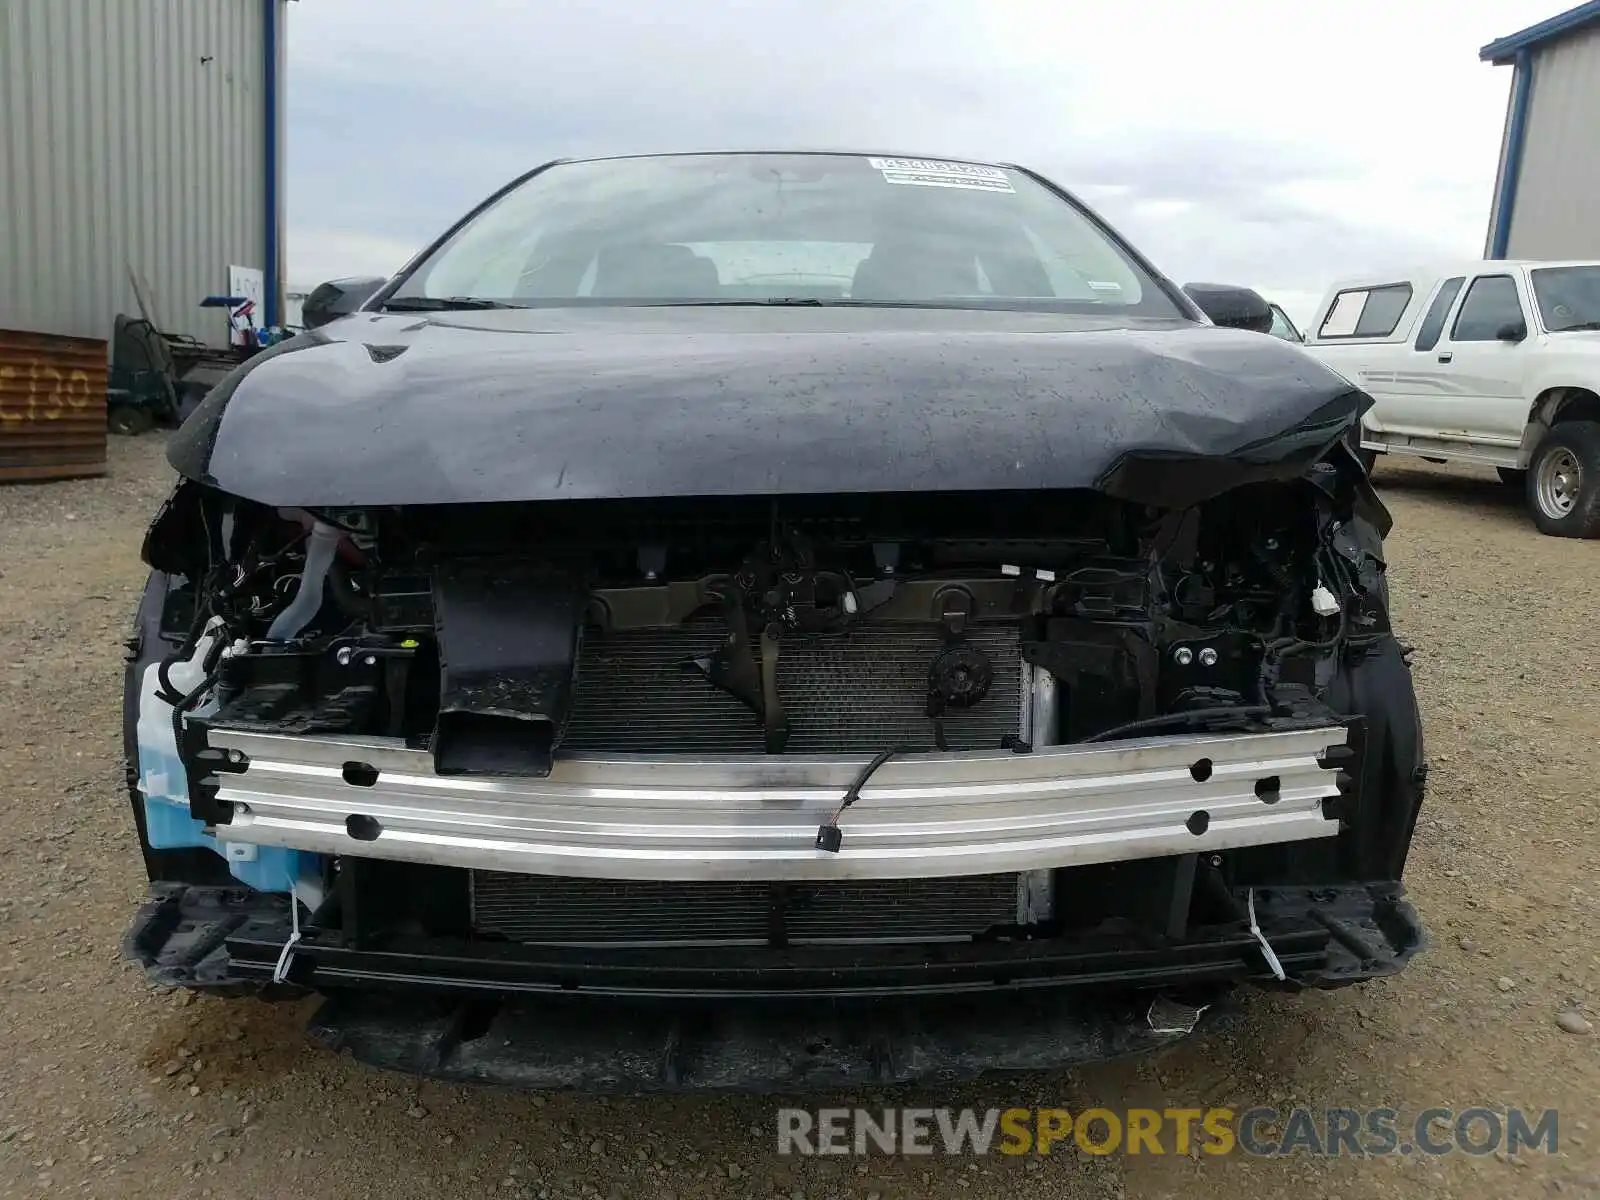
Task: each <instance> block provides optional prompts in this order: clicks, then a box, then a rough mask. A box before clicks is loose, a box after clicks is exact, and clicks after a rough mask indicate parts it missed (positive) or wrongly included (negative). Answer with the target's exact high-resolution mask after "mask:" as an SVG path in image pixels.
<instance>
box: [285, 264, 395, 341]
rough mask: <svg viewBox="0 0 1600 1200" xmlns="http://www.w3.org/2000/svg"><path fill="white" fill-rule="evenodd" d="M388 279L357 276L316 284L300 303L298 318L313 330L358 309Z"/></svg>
mask: <svg viewBox="0 0 1600 1200" xmlns="http://www.w3.org/2000/svg"><path fill="white" fill-rule="evenodd" d="M388 282H389V281H388V280H387V279H380V278H377V277H375V276H366V275H358V276H355V277H353V278H350V279H335V280H332V281H330V282H328V283H321V284H318V285H317V286H316V287H315V288H313V289H312V290H311V294H310V295H309V296H307V297H306V300H305V303H304V304H303V305H301V306H300V319H301V321H302V322H304V323H305V327H306V328H307V329H316V328H317V327H318V326H320V325H326V324H327V323H328V322H329V321H332V320H336V319H337V318H339V317H347V316H349V315H350V314H351V313H353V312H355V311H356V309H358V308H360V307H361V306H362V305H363V304H365V303H366V302H367V301H368V300H370V299H372V297H373V296H374V295H375V294H376V293H377V291H378V289H379V288H381V287H382V286H383V285H384V284H386V283H388Z"/></svg>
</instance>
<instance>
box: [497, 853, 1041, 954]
mask: <svg viewBox="0 0 1600 1200" xmlns="http://www.w3.org/2000/svg"><path fill="white" fill-rule="evenodd" d="M1017 886H1018V880H1017V876H1016V875H1014V874H1006V875H968V876H961V877H956V878H949V879H904V880H878V881H872V882H862V883H849V884H798V883H791V884H766V883H737V882H735V883H657V882H642V881H622V882H614V881H611V880H603V879H566V878H558V877H554V876H549V875H515V874H508V873H503V872H499V871H474V872H473V873H472V920H473V928H474V929H475V930H476V932H478V933H479V934H487V935H491V936H496V937H502V938H506V939H507V940H509V941H513V942H521V943H524V944H527V945H543V946H614V947H626V946H717V945H723V946H728V945H765V944H767V943H768V942H769V941H771V940H773V938H774V934H775V933H777V932H779V931H781V933H782V936H783V937H784V938H785V939H786V940H787V941H788V942H789V943H791V944H813V945H815V944H821V943H847V942H879V943H882V942H948V941H967V940H969V939H970V938H972V937H974V936H977V935H979V934H981V933H983V932H984V931H985V930H986V929H988V928H990V927H991V926H995V925H1010V924H1014V923H1015V922H1016V919H1017Z"/></svg>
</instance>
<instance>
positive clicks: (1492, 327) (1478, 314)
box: [1450, 275, 1525, 342]
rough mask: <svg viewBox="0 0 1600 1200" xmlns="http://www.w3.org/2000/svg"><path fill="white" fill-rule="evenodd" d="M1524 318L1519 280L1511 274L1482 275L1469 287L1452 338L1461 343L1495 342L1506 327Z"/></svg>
mask: <svg viewBox="0 0 1600 1200" xmlns="http://www.w3.org/2000/svg"><path fill="white" fill-rule="evenodd" d="M1522 320H1525V318H1524V317H1523V315H1522V301H1521V300H1520V299H1519V298H1518V297H1517V282H1516V280H1514V279H1512V278H1511V276H1509V275H1479V276H1478V277H1477V278H1476V279H1474V280H1473V281H1472V286H1471V287H1469V288H1468V289H1467V298H1466V299H1465V300H1463V301H1462V302H1461V311H1460V312H1459V313H1457V314H1456V324H1455V328H1454V329H1452V330H1451V331H1450V337H1451V340H1452V341H1457V342H1492V341H1494V340H1495V336H1496V335H1497V334H1498V333H1499V332H1500V329H1501V327H1502V326H1504V325H1506V324H1508V323H1510V322H1515V321H1522Z"/></svg>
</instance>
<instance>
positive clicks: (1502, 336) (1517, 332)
mask: <svg viewBox="0 0 1600 1200" xmlns="http://www.w3.org/2000/svg"><path fill="white" fill-rule="evenodd" d="M1494 336H1495V340H1496V341H1500V342H1520V341H1523V340H1524V339H1525V338H1526V337H1527V336H1528V323H1527V322H1526V321H1507V322H1506V323H1505V324H1504V325H1502V326H1500V328H1499V329H1497V330H1495V331H1494Z"/></svg>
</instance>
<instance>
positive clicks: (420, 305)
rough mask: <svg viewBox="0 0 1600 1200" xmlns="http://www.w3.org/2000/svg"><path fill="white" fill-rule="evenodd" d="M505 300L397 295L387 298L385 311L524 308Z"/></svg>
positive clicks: (384, 305)
mask: <svg viewBox="0 0 1600 1200" xmlns="http://www.w3.org/2000/svg"><path fill="white" fill-rule="evenodd" d="M522 307H523V306H522V305H520V304H507V303H506V302H505V301H504V300H485V299H482V298H481V297H478V296H397V297H395V298H394V299H393V300H385V301H384V302H383V308H384V311H385V312H467V311H470V310H472V309H478V308H522Z"/></svg>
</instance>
